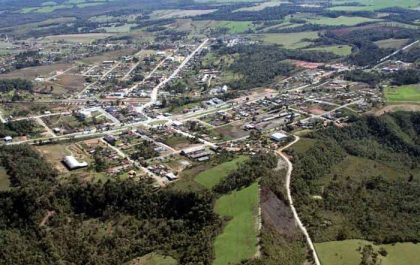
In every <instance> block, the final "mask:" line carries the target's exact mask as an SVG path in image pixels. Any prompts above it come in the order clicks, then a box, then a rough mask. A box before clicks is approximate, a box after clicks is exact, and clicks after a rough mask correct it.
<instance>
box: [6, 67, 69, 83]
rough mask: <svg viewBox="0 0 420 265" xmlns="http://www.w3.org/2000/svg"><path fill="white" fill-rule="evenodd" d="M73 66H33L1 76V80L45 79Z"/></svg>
mask: <svg viewBox="0 0 420 265" xmlns="http://www.w3.org/2000/svg"><path fill="white" fill-rule="evenodd" d="M72 66H73V65H72V64H66V63H59V64H49V65H41V66H33V67H27V68H23V69H18V70H15V71H12V72H10V73H7V74H0V78H8V79H9V78H23V79H26V80H33V79H35V78H36V77H38V76H44V77H45V76H48V75H49V74H51V73H55V72H56V71H64V70H66V69H68V68H70V67H72Z"/></svg>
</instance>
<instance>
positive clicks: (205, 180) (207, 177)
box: [195, 156, 248, 189]
mask: <svg viewBox="0 0 420 265" xmlns="http://www.w3.org/2000/svg"><path fill="white" fill-rule="evenodd" d="M247 159H248V157H246V156H239V157H237V158H235V159H233V160H231V161H228V162H225V163H222V164H220V165H217V166H214V167H212V168H209V169H207V170H206V171H203V172H201V173H200V174H198V175H197V176H196V177H195V181H197V182H198V183H200V184H201V185H203V186H205V187H206V188H209V189H211V188H213V187H214V186H215V185H217V184H218V183H219V182H220V181H221V180H222V179H224V178H225V177H226V176H227V175H229V173H231V172H233V171H234V170H236V169H237V168H238V167H239V164H240V163H242V162H244V161H245V160H247Z"/></svg>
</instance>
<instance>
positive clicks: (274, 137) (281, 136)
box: [270, 132, 287, 142]
mask: <svg viewBox="0 0 420 265" xmlns="http://www.w3.org/2000/svg"><path fill="white" fill-rule="evenodd" d="M270 138H271V140H273V141H276V142H283V141H284V140H286V139H287V135H286V134H284V133H281V132H276V133H273V134H272V135H271V137H270Z"/></svg>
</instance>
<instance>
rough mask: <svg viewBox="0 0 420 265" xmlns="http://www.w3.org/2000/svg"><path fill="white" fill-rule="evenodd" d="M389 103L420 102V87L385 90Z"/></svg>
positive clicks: (412, 86) (410, 86)
mask: <svg viewBox="0 0 420 265" xmlns="http://www.w3.org/2000/svg"><path fill="white" fill-rule="evenodd" d="M385 99H386V101H387V102H391V103H395V102H420V85H419V84H417V85H407V86H399V87H388V88H386V89H385Z"/></svg>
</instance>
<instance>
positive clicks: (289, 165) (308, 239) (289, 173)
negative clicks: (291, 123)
mask: <svg viewBox="0 0 420 265" xmlns="http://www.w3.org/2000/svg"><path fill="white" fill-rule="evenodd" d="M294 137H295V139H294V140H293V141H292V142H291V143H289V144H288V145H286V146H285V147H282V148H281V149H280V150H279V151H277V153H278V154H279V155H280V156H281V157H282V158H283V159H284V161H286V163H287V174H286V190H287V199H288V200H289V204H290V208H291V209H292V213H293V218H294V219H295V220H296V223H297V224H298V226H299V229H300V230H301V231H302V233H303V235H304V236H305V238H306V242H307V243H308V246H309V249H310V250H311V251H312V256H313V259H314V261H315V265H321V262H320V261H319V258H318V255H317V254H316V251H315V247H314V244H313V243H312V239H311V237H310V236H309V234H308V231H307V230H306V227H305V226H304V225H303V223H302V221H301V220H300V218H299V215H298V214H297V211H296V208H295V206H294V205H293V199H292V192H291V190H290V179H291V176H292V171H293V165H292V163H291V162H290V160H289V159H288V158H287V156H286V155H285V154H283V150H284V149H287V148H289V147H290V146H292V145H294V144H295V143H297V142H298V141H299V140H300V138H299V136H297V135H294Z"/></svg>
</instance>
